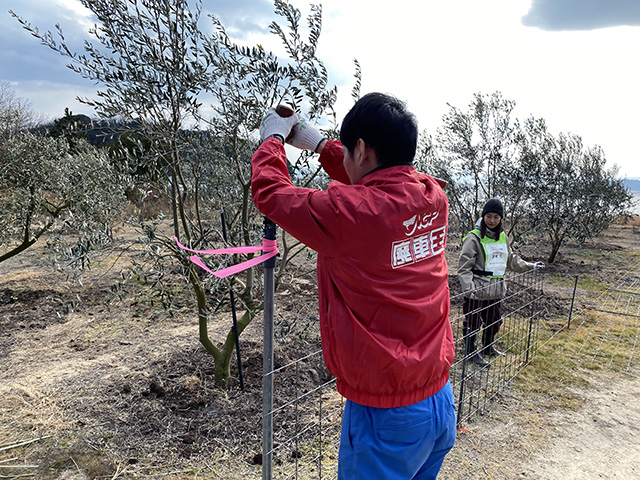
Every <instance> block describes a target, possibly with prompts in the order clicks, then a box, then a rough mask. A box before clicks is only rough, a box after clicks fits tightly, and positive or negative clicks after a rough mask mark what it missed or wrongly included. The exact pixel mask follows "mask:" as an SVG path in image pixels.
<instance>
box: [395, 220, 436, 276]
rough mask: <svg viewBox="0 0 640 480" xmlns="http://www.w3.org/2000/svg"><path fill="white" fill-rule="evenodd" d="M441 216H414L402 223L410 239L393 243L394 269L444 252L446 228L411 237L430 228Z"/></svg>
mask: <svg viewBox="0 0 640 480" xmlns="http://www.w3.org/2000/svg"><path fill="white" fill-rule="evenodd" d="M439 215H440V212H433V213H427V214H424V215H422V216H419V215H414V216H413V217H411V218H410V219H409V220H406V221H404V222H402V225H403V226H404V227H405V235H407V236H410V238H407V239H406V240H401V241H399V242H393V243H392V245H391V266H392V267H393V268H399V267H404V266H405V265H411V264H413V263H417V262H420V261H422V260H426V259H427V258H431V257H433V256H434V255H437V254H438V253H440V252H442V251H444V247H445V244H446V240H447V231H446V227H445V226H442V227H439V228H434V229H433V230H429V231H427V232H424V233H419V234H418V235H414V236H411V235H413V234H414V233H416V232H419V231H420V230H424V229H425V228H428V227H430V226H431V225H432V224H433V221H434V220H435V219H436V218H438V216H439Z"/></svg>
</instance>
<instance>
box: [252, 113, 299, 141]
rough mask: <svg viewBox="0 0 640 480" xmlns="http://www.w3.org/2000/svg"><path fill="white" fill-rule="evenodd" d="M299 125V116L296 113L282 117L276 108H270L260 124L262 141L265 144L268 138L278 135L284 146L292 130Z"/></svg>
mask: <svg viewBox="0 0 640 480" xmlns="http://www.w3.org/2000/svg"><path fill="white" fill-rule="evenodd" d="M297 123H298V115H296V114H295V113H294V114H293V115H291V116H289V117H281V116H280V115H278V114H277V112H276V109H275V108H270V109H269V110H267V113H266V115H265V116H264V118H263V119H262V121H261V122H260V140H261V141H263V142H264V141H265V140H266V139H267V138H269V137H271V136H273V135H278V136H279V137H280V138H279V139H280V140H281V141H282V143H283V144H284V139H285V138H287V137H288V136H289V134H290V133H291V129H292V128H293V127H294V125H296V124H297Z"/></svg>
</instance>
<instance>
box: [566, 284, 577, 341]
mask: <svg viewBox="0 0 640 480" xmlns="http://www.w3.org/2000/svg"><path fill="white" fill-rule="evenodd" d="M577 288H578V275H576V281H575V283H574V284H573V296H572V297H571V309H570V310H569V321H568V322H567V330H569V327H571V316H572V315H573V302H574V301H575V300H576V290H577Z"/></svg>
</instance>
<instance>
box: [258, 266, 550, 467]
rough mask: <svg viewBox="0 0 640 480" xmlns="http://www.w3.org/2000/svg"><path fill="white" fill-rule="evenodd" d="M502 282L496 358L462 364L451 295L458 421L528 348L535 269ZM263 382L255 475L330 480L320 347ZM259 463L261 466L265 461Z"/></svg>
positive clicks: (331, 390) (532, 345) (331, 446)
mask: <svg viewBox="0 0 640 480" xmlns="http://www.w3.org/2000/svg"><path fill="white" fill-rule="evenodd" d="M505 280H506V283H507V285H508V294H507V295H506V297H505V298H504V299H503V300H502V302H501V304H500V308H501V313H502V325H501V328H500V330H499V331H498V333H497V334H496V335H495V337H494V338H493V340H492V346H494V347H495V348H496V349H501V350H502V351H504V356H501V355H500V356H496V357H493V358H488V365H486V366H484V367H479V366H478V365H476V364H473V363H471V362H469V358H470V355H471V353H472V352H465V347H464V345H465V341H466V340H467V339H468V338H469V334H467V335H466V336H465V335H464V334H463V323H464V314H463V313H462V303H463V298H462V296H455V297H453V298H452V299H451V316H450V319H451V323H452V328H453V333H454V340H455V345H456V361H455V363H454V365H453V366H452V368H451V371H450V375H451V383H452V387H453V389H454V396H455V397H456V403H457V405H458V423H459V424H461V423H462V422H463V421H468V420H469V419H470V418H471V417H473V416H474V415H476V414H478V413H479V412H482V411H484V409H486V408H487V404H488V402H489V401H490V399H491V398H492V397H493V396H495V395H496V394H497V392H499V391H500V389H501V388H504V386H505V385H507V384H508V383H509V382H510V381H511V380H512V379H513V378H514V377H515V376H516V375H517V374H518V372H519V371H520V370H522V368H524V367H525V366H526V364H527V363H528V362H529V361H530V360H531V358H532V357H533V355H534V354H535V352H536V345H537V341H538V329H539V321H538V320H539V314H540V310H539V308H538V301H539V299H540V297H541V296H542V294H543V292H542V276H541V275H540V273H539V271H531V272H527V273H523V274H513V275H509V276H507V277H506V279H505ZM495 305H496V302H488V304H487V305H485V307H484V308H494V307H495ZM475 313H478V314H482V311H481V309H480V310H478V311H476V312H475ZM486 327H492V328H495V325H491V324H490V325H486ZM480 347H481V345H479V348H480ZM267 355H268V353H267ZM265 383H266V384H270V385H273V391H272V397H273V408H272V409H271V410H270V411H269V412H268V413H267V415H268V416H269V418H268V419H267V421H263V426H266V428H270V429H271V431H270V432H263V438H264V437H265V435H266V436H270V438H272V444H271V446H270V448H269V450H268V451H266V452H264V453H263V479H265V478H277V479H332V478H337V461H338V449H339V441H340V428H341V420H342V410H343V407H344V401H343V398H342V397H341V396H340V394H338V393H337V391H336V389H335V379H334V378H333V377H332V376H331V374H330V373H329V372H328V371H327V370H326V367H325V366H324V361H323V358H322V351H321V350H318V351H315V352H313V353H311V354H307V355H305V356H303V357H302V358H299V359H297V360H294V361H292V362H289V363H287V364H286V365H283V366H281V367H279V368H275V369H273V370H271V371H269V372H266V373H265ZM266 462H269V463H268V464H267V465H265V464H264V463H266ZM264 472H268V473H267V474H265V473H264Z"/></svg>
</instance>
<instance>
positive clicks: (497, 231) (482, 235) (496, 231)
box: [480, 215, 504, 238]
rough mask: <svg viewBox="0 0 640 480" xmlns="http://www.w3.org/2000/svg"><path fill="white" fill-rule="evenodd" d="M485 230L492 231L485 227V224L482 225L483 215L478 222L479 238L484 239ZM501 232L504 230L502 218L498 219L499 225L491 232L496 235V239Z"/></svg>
mask: <svg viewBox="0 0 640 480" xmlns="http://www.w3.org/2000/svg"><path fill="white" fill-rule="evenodd" d="M487 230H492V229H491V228H489V227H487V224H486V223H484V215H483V216H482V219H481V220H480V238H484V237H485V235H486V234H487ZM502 230H504V227H503V226H502V218H500V223H499V224H498V225H496V228H494V229H493V230H492V231H494V232H495V233H496V238H498V237H499V236H500V234H501V233H502Z"/></svg>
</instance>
